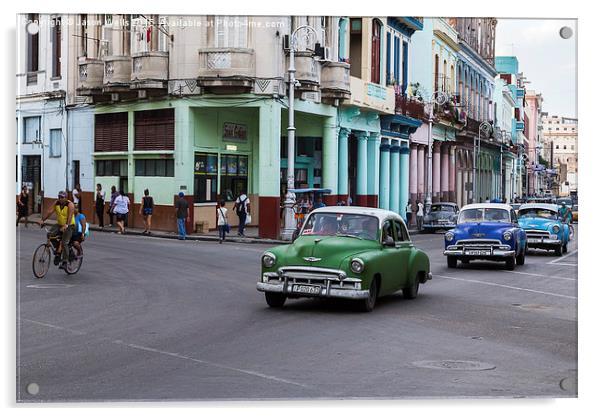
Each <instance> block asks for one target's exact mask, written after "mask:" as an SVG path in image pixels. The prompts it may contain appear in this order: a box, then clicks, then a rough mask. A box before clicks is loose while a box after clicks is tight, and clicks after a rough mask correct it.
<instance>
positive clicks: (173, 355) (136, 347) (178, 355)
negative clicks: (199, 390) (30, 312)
mask: <svg viewBox="0 0 602 416" xmlns="http://www.w3.org/2000/svg"><path fill="white" fill-rule="evenodd" d="M21 320H22V321H26V322H30V323H33V324H37V325H41V326H45V327H48V328H53V329H57V330H61V331H67V332H71V333H73V334H77V335H88V334H87V333H86V332H82V331H76V330H73V329H69V328H65V327H62V326H58V325H52V324H49V323H46V322H40V321H34V320H31V319H24V318H21ZM111 342H112V343H113V344H118V345H123V346H126V347H129V348H133V349H137V350H142V351H147V352H154V353H156V354H162V355H167V356H170V357H174V358H179V359H181V360H188V361H193V362H195V363H199V364H205V365H209V366H212V367H216V368H221V369H225V370H230V371H235V372H237V373H242V374H247V375H251V376H255V377H260V378H263V379H266V380H272V381H278V382H280V383H286V384H292V385H294V386H298V387H303V388H310V387H309V386H307V385H305V384H301V383H296V382H294V381H290V380H286V379H284V378H280V377H275V376H270V375H268V374H264V373H259V372H257V371H251V370H244V369H241V368H236V367H230V366H227V365H223V364H217V363H212V362H210V361H205V360H199V359H197V358H192V357H188V356H186V355H182V354H178V353H175V352H169V351H162V350H158V349H155V348H150V347H144V346H142V345H136V344H130V343H127V342H124V341H121V340H111Z"/></svg>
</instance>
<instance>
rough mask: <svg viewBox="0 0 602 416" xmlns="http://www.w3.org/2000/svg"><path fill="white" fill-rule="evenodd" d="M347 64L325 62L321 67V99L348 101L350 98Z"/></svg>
mask: <svg viewBox="0 0 602 416" xmlns="http://www.w3.org/2000/svg"><path fill="white" fill-rule="evenodd" d="M349 68H350V66H349V64H347V63H345V62H326V63H325V64H323V65H322V75H321V78H322V79H321V85H320V88H321V90H322V98H323V99H348V98H349V97H350V96H351V85H350V82H349Z"/></svg>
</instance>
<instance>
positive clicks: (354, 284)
mask: <svg viewBox="0 0 602 416" xmlns="http://www.w3.org/2000/svg"><path fill="white" fill-rule="evenodd" d="M340 276H344V278H343V280H341V279H340V278H339V277H340ZM277 279H278V280H279V281H281V282H287V283H288V284H308V285H320V286H322V287H325V288H336V289H360V288H361V282H362V280H361V279H357V278H354V277H347V275H346V274H345V272H344V271H342V270H335V269H325V268H319V267H281V268H280V269H279V270H278V277H277Z"/></svg>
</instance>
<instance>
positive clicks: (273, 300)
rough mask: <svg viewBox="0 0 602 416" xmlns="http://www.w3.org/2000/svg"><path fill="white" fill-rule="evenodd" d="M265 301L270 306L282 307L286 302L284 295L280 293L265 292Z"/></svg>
mask: <svg viewBox="0 0 602 416" xmlns="http://www.w3.org/2000/svg"><path fill="white" fill-rule="evenodd" d="M265 301H266V303H267V304H268V306H269V307H270V308H282V307H283V306H284V302H286V296H284V295H283V294H281V293H272V292H265Z"/></svg>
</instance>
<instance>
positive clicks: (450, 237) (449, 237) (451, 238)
mask: <svg viewBox="0 0 602 416" xmlns="http://www.w3.org/2000/svg"><path fill="white" fill-rule="evenodd" d="M445 239H446V240H447V241H452V240H453V239H454V233H452V232H451V231H450V232H449V233H445Z"/></svg>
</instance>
